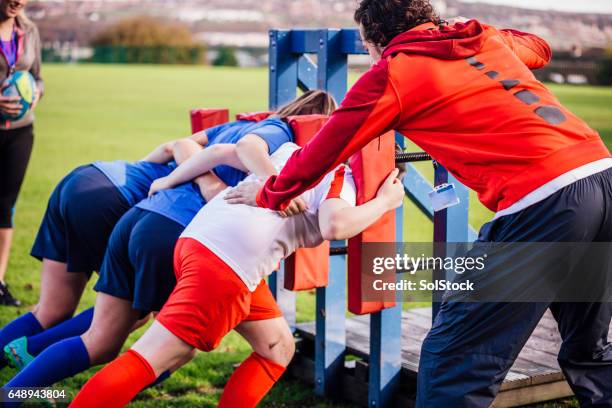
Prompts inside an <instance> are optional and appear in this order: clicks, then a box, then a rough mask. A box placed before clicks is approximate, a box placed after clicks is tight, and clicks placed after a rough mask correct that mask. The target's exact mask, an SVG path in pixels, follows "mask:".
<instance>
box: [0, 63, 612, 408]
mask: <svg viewBox="0 0 612 408" xmlns="http://www.w3.org/2000/svg"><path fill="white" fill-rule="evenodd" d="M43 74H44V77H45V79H46V96H45V98H44V99H43V101H42V102H41V104H40V106H39V108H38V111H37V121H36V142H35V149H34V153H33V157H32V161H31V165H30V168H29V171H28V175H27V178H26V181H25V185H24V188H23V192H22V194H21V197H20V199H19V203H18V206H17V215H16V236H15V244H14V247H13V251H12V257H11V261H10V265H9V271H8V275H7V279H8V282H9V284H10V285H11V287H12V288H13V291H14V293H15V295H16V296H17V297H18V298H19V299H21V300H22V301H23V303H24V306H23V307H22V308H20V309H15V308H1V309H0V324H5V323H6V322H8V321H10V320H12V319H13V318H15V317H17V316H18V315H20V314H22V313H23V312H25V311H27V310H28V309H29V308H30V307H31V306H32V305H33V304H34V303H35V302H36V300H37V295H38V289H39V267H40V265H39V263H38V262H37V261H35V260H34V259H32V258H30V257H29V256H28V253H29V249H30V245H31V243H32V240H33V238H34V235H35V233H36V230H37V228H38V224H39V222H40V220H41V217H42V214H43V211H44V209H45V205H46V201H47V198H48V196H49V194H50V193H51V191H52V189H53V187H54V186H55V185H56V183H57V182H58V181H59V180H60V179H61V178H62V177H63V176H64V175H65V174H66V173H67V172H68V171H69V170H71V169H72V168H74V167H76V166H77V165H79V164H83V163H88V162H91V161H94V160H102V159H128V160H132V159H138V158H140V157H142V156H144V155H145V154H146V153H147V152H148V151H149V150H151V149H152V148H153V147H155V146H157V145H158V144H160V143H161V142H163V141H166V140H169V139H172V138H177V137H181V136H185V135H187V134H188V131H189V120H188V111H189V109H191V108H195V107H229V108H230V109H231V111H232V113H236V112H241V111H253V110H261V109H265V108H266V101H267V76H266V72H265V71H264V70H262V69H240V70H238V69H220V68H219V69H211V68H201V67H158V66H96V65H74V66H66V65H49V66H45V67H44V72H43ZM553 89H554V91H555V93H556V94H557V95H558V97H559V98H560V99H561V100H562V102H564V103H565V104H566V105H567V106H568V107H569V108H570V109H572V110H573V111H574V112H576V113H577V114H579V115H580V116H582V117H583V118H584V119H586V120H587V122H589V124H591V125H592V126H593V127H594V128H596V129H597V130H599V131H600V132H601V134H602V136H603V137H604V138H605V139H606V141H607V143H608V145H609V146H612V89H603V88H589V87H581V88H577V87H559V86H556V87H554V88H553ZM429 166H430V165H429ZM429 166H428V165H426V164H422V165H420V167H421V168H422V170H423V172H424V173H426V174H427V175H428V176H430V174H431V170H430V169H429V168H428V167H429ZM472 202H473V204H472V210H471V214H470V221H471V223H472V225H473V226H474V227H476V228H478V227H479V226H480V225H481V224H482V223H483V222H485V221H486V219H487V218H488V217H489V216H490V213H489V212H488V211H487V210H485V209H484V208H483V207H482V206H481V205H479V204H477V203H475V200H472ZM406 220H407V221H406V222H407V236H406V238H407V239H410V240H412V241H425V240H427V241H428V240H430V239H431V235H432V228H431V224H430V223H429V222H428V221H427V220H426V219H425V218H424V217H423V216H422V215H420V214H418V211H416V209H415V208H414V207H412V206H408V209H407V217H406ZM91 283H92V284H93V282H91ZM93 301H94V293H93V292H92V291H91V290H87V292H86V294H85V297H84V298H83V302H82V305H81V309H84V308H87V307H89V306H90V305H92V304H93ZM313 310H314V296H313V295H312V294H301V295H300V297H299V314H298V318H299V319H300V320H307V319H311V318H312V315H313ZM141 332H142V330H141V331H139V332H138V333H135V334H134V335H132V336H131V338H130V342H131V341H133V340H134V339H135V338H136V337H137V336H138V335H139V333H141ZM248 353H249V351H248V348H247V346H246V343H244V342H243V341H242V340H241V339H239V338H238V337H237V336H236V335H233V334H232V335H230V336H228V337H227V338H226V339H225V340H224V342H223V343H222V345H221V347H220V348H219V349H218V350H217V351H215V352H214V353H211V354H208V355H205V354H200V355H199V356H198V357H197V358H196V359H195V360H194V361H193V362H192V363H190V364H189V365H188V366H186V367H184V368H183V369H181V370H180V371H179V372H177V373H175V374H174V375H173V376H172V377H171V378H170V379H169V380H168V381H166V382H165V383H164V385H163V387H157V388H156V389H154V390H149V391H146V392H144V393H142V394H141V395H140V396H139V397H138V399H137V400H136V401H135V402H134V403H133V405H132V406H134V407H154V406H155V407H157V406H162V405H163V406H181V407H186V406H194V407H195V406H215V404H216V401H217V399H218V397H219V394H220V392H221V390H222V389H223V385H224V383H225V381H226V380H227V378H228V377H229V374H230V372H231V371H232V369H233V367H232V365H233V364H235V363H238V362H239V361H241V360H242V359H243V358H244V357H245V356H246V355H248ZM93 372H94V370H90V371H88V372H86V373H84V374H82V375H79V376H76V377H75V378H73V379H70V380H69V381H66V382H64V383H62V384H59V385H58V386H59V387H67V388H68V389H69V390H70V392H72V393H74V392H75V391H76V390H77V389H78V388H79V387H80V386H81V385H82V384H83V383H84V382H85V381H86V379H87V378H89V377H90V376H91V375H92V373H93ZM13 374H14V372H12V371H11V370H10V369H5V370H4V371H3V372H1V373H0V375H1V378H0V381H2V383H4V382H6V380H8V379H9V378H10V377H11V376H12V375H13ZM263 405H264V406H269V407H302V406H314V407H330V406H342V405H337V404H331V403H329V402H325V401H323V400H321V399H317V398H315V397H313V395H312V392H311V390H310V389H309V388H307V387H305V386H302V385H300V384H297V383H294V382H290V381H282V382H281V383H280V384H279V385H278V386H277V387H275V388H274V390H273V391H272V392H271V394H270V395H269V396H268V397H267V398H266V400H265V401H264V404H263ZM571 405H573V402H571V401H569V402H567V403H563V405H558V406H571Z"/></svg>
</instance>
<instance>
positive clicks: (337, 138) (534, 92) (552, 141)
mask: <svg viewBox="0 0 612 408" xmlns="http://www.w3.org/2000/svg"><path fill="white" fill-rule="evenodd" d="M550 58H551V51H550V48H549V46H548V44H546V42H545V41H544V40H542V39H540V38H538V37H536V36H534V35H531V34H526V33H522V32H519V31H514V30H497V29H495V28H493V27H490V26H486V25H484V24H481V23H479V22H478V21H476V20H471V21H468V22H467V23H465V24H463V23H458V24H455V25H453V26H447V27H437V26H435V25H433V24H431V23H429V24H424V25H422V26H419V27H416V28H414V29H412V30H410V31H407V32H405V33H403V34H400V35H399V36H397V37H396V38H394V39H393V40H392V41H391V43H389V45H388V46H387V47H386V49H385V50H384V53H383V56H382V59H381V60H380V61H379V62H378V63H377V64H376V65H374V66H373V67H372V68H371V69H370V70H369V71H368V72H367V73H365V74H364V75H363V76H362V77H361V79H360V80H359V81H358V82H357V83H356V84H355V85H354V86H353V88H352V89H351V90H350V91H349V93H348V94H347V95H346V98H345V100H344V101H343V103H342V106H341V107H340V108H339V109H338V110H337V111H336V112H335V113H334V114H333V115H332V116H331V118H330V120H329V122H327V124H326V125H325V126H324V127H323V128H322V129H321V131H320V132H319V133H318V134H317V136H315V138H314V139H313V140H312V141H311V142H310V143H309V144H308V145H306V146H305V147H304V148H303V149H301V150H299V151H297V152H295V153H294V155H293V156H292V157H291V159H290V160H289V162H288V163H287V164H286V165H285V167H284V169H283V170H282V172H281V173H280V174H279V175H278V176H275V177H271V178H270V179H269V180H268V181H267V182H266V184H265V186H264V187H263V188H262V189H261V190H260V192H259V194H258V198H257V202H258V204H259V205H260V206H261V207H266V208H270V209H275V210H278V209H281V208H283V207H284V206H285V205H286V203H287V202H288V201H289V200H291V199H292V198H294V197H296V196H298V195H299V194H301V193H302V192H304V191H305V190H307V189H309V188H310V187H311V186H313V185H315V184H316V183H317V182H318V181H319V180H320V179H321V177H323V176H324V175H325V174H326V173H328V172H329V171H330V170H331V169H333V168H334V167H335V166H337V165H338V164H340V163H342V162H343V161H345V160H346V159H347V158H348V157H350V156H351V155H352V154H354V153H355V152H357V151H358V150H360V149H361V148H362V147H363V146H365V145H366V144H367V143H368V142H369V141H371V140H372V139H374V138H376V137H378V136H379V135H381V134H383V133H385V132H387V131H389V130H396V131H398V132H400V133H401V134H403V135H405V136H406V137H407V138H409V139H410V140H412V141H413V142H414V143H416V144H417V145H418V146H420V147H421V148H422V149H423V150H424V151H426V152H428V153H429V154H431V156H432V157H433V158H435V159H436V160H437V161H438V162H439V163H440V164H441V165H443V166H444V167H445V168H446V169H447V170H449V171H450V172H451V173H452V174H453V175H454V176H455V177H457V179H459V180H460V181H461V182H462V183H464V184H465V185H466V186H468V187H469V188H471V189H473V190H475V191H476V192H477V193H478V197H479V199H480V201H481V202H482V203H483V204H484V205H485V206H486V207H487V208H489V209H490V210H492V211H500V210H503V209H505V208H507V207H509V206H511V205H512V204H514V203H515V202H516V201H518V200H519V199H521V198H522V197H524V196H525V195H527V194H528V193H530V192H531V191H533V190H535V189H537V188H538V187H540V186H542V185H544V184H546V183H547V182H549V181H551V180H553V179H554V178H556V177H558V176H560V175H562V174H564V173H566V172H568V171H570V170H573V169H575V168H577V167H580V166H582V165H585V164H588V163H591V162H593V161H596V160H599V159H603V158H607V157H611V156H610V152H609V151H608V149H607V148H606V146H605V145H604V144H603V142H602V140H601V138H600V137H599V135H598V134H597V132H595V131H594V130H592V129H591V128H589V127H588V126H587V125H586V123H584V122H583V121H582V120H580V119H579V118H577V117H576V116H575V115H573V114H572V113H571V112H570V111H568V110H567V109H566V108H564V107H563V106H562V105H561V104H560V103H559V101H558V100H557V98H555V96H554V95H553V94H552V93H551V92H550V91H549V90H548V89H547V88H546V87H545V86H544V85H543V84H542V83H540V82H539V81H537V80H536V79H535V77H534V76H533V74H532V73H531V71H530V69H535V68H540V67H542V66H544V65H546V64H547V63H548V62H549V61H550Z"/></svg>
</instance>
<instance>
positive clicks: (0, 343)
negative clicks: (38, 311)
mask: <svg viewBox="0 0 612 408" xmlns="http://www.w3.org/2000/svg"><path fill="white" fill-rule="evenodd" d="M41 331H43V328H42V326H41V325H40V323H39V322H38V320H37V319H36V317H35V316H34V315H33V314H32V313H26V314H24V315H22V316H19V317H18V318H16V319H15V320H13V321H12V322H10V323H9V324H7V325H6V326H4V327H3V328H2V330H0V351H1V350H3V349H4V346H6V345H7V344H9V343H10V342H11V341H13V340H15V339H18V338H20V337H23V336H26V337H29V336H32V335H34V334H37V333H40V332H41Z"/></svg>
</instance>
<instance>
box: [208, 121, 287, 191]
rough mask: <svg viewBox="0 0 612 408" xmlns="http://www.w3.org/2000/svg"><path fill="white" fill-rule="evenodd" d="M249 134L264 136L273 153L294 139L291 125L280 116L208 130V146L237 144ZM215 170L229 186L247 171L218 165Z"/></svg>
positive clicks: (241, 178)
mask: <svg viewBox="0 0 612 408" xmlns="http://www.w3.org/2000/svg"><path fill="white" fill-rule="evenodd" d="M248 134H254V135H257V136H259V137H260V138H262V139H263V140H264V141H265V142H266V143H267V144H268V151H269V153H270V154H273V153H274V152H275V151H276V150H278V148H279V147H280V146H281V145H283V144H285V143H288V142H292V141H293V133H292V132H291V128H290V127H289V125H288V124H287V123H285V122H283V121H282V120H280V119H278V118H273V119H265V120H262V121H261V122H250V121H244V120H241V121H237V122H230V123H226V124H224V125H221V126H216V127H213V128H210V129H208V130H206V136H208V146H212V145H214V144H221V143H224V144H236V143H238V142H239V141H240V139H242V138H243V137H245V136H246V135H248ZM213 172H214V173H215V174H216V175H217V177H219V178H220V179H221V180H222V181H223V182H224V183H225V184H227V185H228V186H232V187H233V186H235V185H236V184H238V183H239V182H241V181H242V180H243V179H244V178H245V177H246V173H245V172H243V171H240V170H237V169H235V168H233V167H230V166H225V165H222V166H217V167H215V168H214V169H213Z"/></svg>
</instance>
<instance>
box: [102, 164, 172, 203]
mask: <svg viewBox="0 0 612 408" xmlns="http://www.w3.org/2000/svg"><path fill="white" fill-rule="evenodd" d="M92 165H93V166H94V167H95V168H97V169H98V170H100V171H101V172H102V173H103V174H104V175H105V176H106V177H107V178H108V179H109V180H110V181H111V183H113V184H114V185H115V187H117V189H118V190H119V191H120V192H121V194H122V195H123V196H124V197H125V199H126V200H127V202H128V203H129V205H130V206H133V205H135V204H136V203H138V202H139V201H140V200H142V199H143V198H145V197H146V196H147V194H148V193H149V188H150V187H151V183H153V181H154V180H155V179H158V178H160V177H165V176H167V175H168V174H170V173H171V172H172V170H173V169H175V168H176V164H174V162H171V163H170V164H158V163H150V162H145V161H138V162H134V163H131V162H128V161H125V160H116V161H110V162H109V161H97V162H95V163H92Z"/></svg>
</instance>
